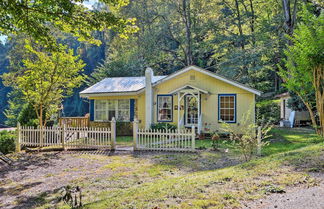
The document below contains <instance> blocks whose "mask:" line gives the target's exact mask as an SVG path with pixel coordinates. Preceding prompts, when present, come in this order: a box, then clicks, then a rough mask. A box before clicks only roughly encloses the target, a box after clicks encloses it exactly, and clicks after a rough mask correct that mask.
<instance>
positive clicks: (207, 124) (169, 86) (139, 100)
mask: <svg viewBox="0 0 324 209" xmlns="http://www.w3.org/2000/svg"><path fill="white" fill-rule="evenodd" d="M193 77H194V78H195V79H194V80H193V79H192V78H193ZM186 84H187V85H192V86H195V87H197V88H200V89H203V90H206V91H208V92H209V94H208V95H205V94H202V96H201V112H202V119H203V128H202V131H205V132H209V131H216V130H218V129H219V127H220V123H218V94H236V102H237V104H236V116H237V119H236V123H234V124H231V125H232V126H239V125H240V124H241V118H242V115H243V114H244V113H246V112H247V111H248V110H249V109H251V117H250V120H251V122H252V121H254V118H255V109H254V107H255V94H253V93H250V92H248V91H246V90H244V89H241V88H238V87H235V86H233V85H231V84H227V83H225V82H223V81H220V80H218V79H216V78H213V77H210V76H208V75H205V74H203V73H200V72H198V71H195V70H190V71H188V72H186V73H183V74H181V75H179V76H177V77H174V78H172V79H170V80H168V81H165V82H163V83H161V84H158V85H157V86H155V87H154V88H153V92H154V98H153V104H154V105H153V110H154V112H153V122H154V123H156V122H157V95H158V94H170V92H172V91H174V90H175V89H178V88H181V87H183V86H185V85H186ZM89 99H135V101H136V105H135V117H136V118H138V120H139V121H140V124H139V127H140V128H144V126H145V92H142V93H140V94H139V95H135V96H109V97H108V96H107V97H90V98H89ZM175 105H178V97H177V95H176V94H175V95H173V122H172V123H173V124H175V125H177V123H178V110H175V108H174V107H175ZM180 106H184V102H183V100H182V101H181V104H180ZM182 115H183V110H181V111H180V116H182ZM208 130H209V131H208Z"/></svg>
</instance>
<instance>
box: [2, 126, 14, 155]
mask: <svg viewBox="0 0 324 209" xmlns="http://www.w3.org/2000/svg"><path fill="white" fill-rule="evenodd" d="M15 139H16V135H15V133H14V132H13V131H0V151H1V152H2V153H3V154H8V153H11V152H14V151H15V147H16V146H15Z"/></svg>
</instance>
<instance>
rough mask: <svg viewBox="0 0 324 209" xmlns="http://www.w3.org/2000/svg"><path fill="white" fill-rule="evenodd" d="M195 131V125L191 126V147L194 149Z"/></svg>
mask: <svg viewBox="0 0 324 209" xmlns="http://www.w3.org/2000/svg"><path fill="white" fill-rule="evenodd" d="M195 138H196V133H195V126H192V127H191V149H192V150H195V148H196V143H195Z"/></svg>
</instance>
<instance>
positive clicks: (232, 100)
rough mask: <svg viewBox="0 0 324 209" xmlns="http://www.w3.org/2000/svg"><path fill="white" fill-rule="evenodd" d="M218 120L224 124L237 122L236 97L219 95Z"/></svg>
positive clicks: (233, 95)
mask: <svg viewBox="0 0 324 209" xmlns="http://www.w3.org/2000/svg"><path fill="white" fill-rule="evenodd" d="M218 120H222V121H224V122H229V123H235V122H236V95H235V94H220V95H218Z"/></svg>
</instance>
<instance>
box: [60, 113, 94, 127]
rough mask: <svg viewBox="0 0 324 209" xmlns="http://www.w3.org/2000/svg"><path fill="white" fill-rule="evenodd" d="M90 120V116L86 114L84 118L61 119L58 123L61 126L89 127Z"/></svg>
mask: <svg viewBox="0 0 324 209" xmlns="http://www.w3.org/2000/svg"><path fill="white" fill-rule="evenodd" d="M89 119H90V118H89V114H86V115H85V116H84V117H61V118H59V121H58V122H59V125H60V126H63V125H65V126H67V127H89Z"/></svg>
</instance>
